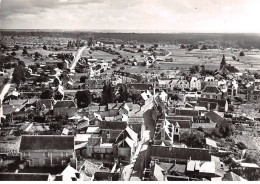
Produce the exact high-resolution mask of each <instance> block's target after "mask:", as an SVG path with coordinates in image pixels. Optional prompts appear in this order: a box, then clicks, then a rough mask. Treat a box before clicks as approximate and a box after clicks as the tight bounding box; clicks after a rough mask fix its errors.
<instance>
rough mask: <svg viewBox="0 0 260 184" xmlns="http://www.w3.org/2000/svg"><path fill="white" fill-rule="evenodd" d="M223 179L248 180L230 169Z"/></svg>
mask: <svg viewBox="0 0 260 184" xmlns="http://www.w3.org/2000/svg"><path fill="white" fill-rule="evenodd" d="M222 181H247V180H246V179H244V178H242V177H241V176H239V175H237V174H236V173H234V172H232V171H230V172H228V173H226V174H225V175H224V177H223V178H222Z"/></svg>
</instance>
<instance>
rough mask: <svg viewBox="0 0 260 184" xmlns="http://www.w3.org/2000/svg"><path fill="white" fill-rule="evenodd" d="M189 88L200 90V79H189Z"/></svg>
mask: <svg viewBox="0 0 260 184" xmlns="http://www.w3.org/2000/svg"><path fill="white" fill-rule="evenodd" d="M190 89H197V90H201V80H200V79H198V78H197V77H192V78H191V80H190Z"/></svg>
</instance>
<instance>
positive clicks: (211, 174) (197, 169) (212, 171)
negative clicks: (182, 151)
mask: <svg viewBox="0 0 260 184" xmlns="http://www.w3.org/2000/svg"><path fill="white" fill-rule="evenodd" d="M186 175H187V176H189V177H193V178H199V179H202V178H206V179H211V178H216V177H223V176H224V174H223V170H221V166H220V164H219V163H218V162H215V161H201V160H192V159H191V160H189V161H188V162H187V168H186Z"/></svg>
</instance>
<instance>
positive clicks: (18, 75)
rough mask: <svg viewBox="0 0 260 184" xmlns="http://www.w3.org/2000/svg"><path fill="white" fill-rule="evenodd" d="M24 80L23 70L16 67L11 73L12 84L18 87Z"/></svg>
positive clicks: (19, 66) (21, 67)
mask: <svg viewBox="0 0 260 184" xmlns="http://www.w3.org/2000/svg"><path fill="white" fill-rule="evenodd" d="M25 80H26V78H25V68H24V67H23V66H21V65H18V66H16V67H15V68H14V72H13V82H14V83H16V85H17V86H19V85H20V84H21V82H24V81H25Z"/></svg>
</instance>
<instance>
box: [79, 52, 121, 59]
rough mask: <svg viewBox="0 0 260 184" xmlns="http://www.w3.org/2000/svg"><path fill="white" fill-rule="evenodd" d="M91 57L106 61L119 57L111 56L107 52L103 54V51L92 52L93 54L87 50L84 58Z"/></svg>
mask: <svg viewBox="0 0 260 184" xmlns="http://www.w3.org/2000/svg"><path fill="white" fill-rule="evenodd" d="M90 56H91V57H92V58H93V59H104V60H105V61H106V60H112V59H116V58H117V55H112V54H109V53H107V52H103V51H99V50H98V51H91V52H89V51H88V50H85V51H84V52H83V53H82V57H90Z"/></svg>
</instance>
